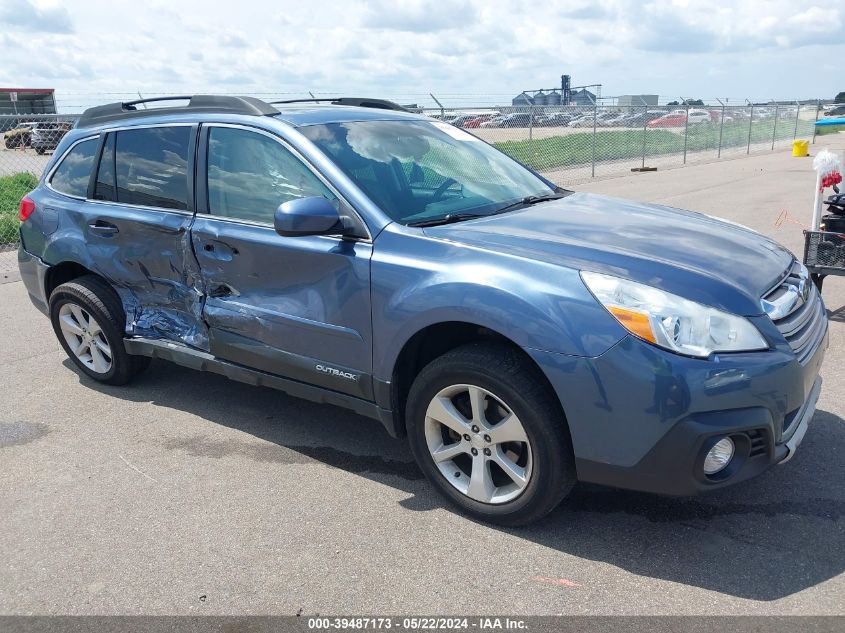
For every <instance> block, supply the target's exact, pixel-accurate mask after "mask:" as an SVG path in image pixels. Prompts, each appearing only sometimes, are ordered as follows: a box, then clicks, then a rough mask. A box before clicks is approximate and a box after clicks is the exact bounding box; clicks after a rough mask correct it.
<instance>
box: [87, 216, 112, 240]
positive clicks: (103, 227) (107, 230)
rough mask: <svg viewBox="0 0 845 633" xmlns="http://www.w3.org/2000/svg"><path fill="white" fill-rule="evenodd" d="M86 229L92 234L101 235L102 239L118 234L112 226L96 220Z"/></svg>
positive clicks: (109, 223)
mask: <svg viewBox="0 0 845 633" xmlns="http://www.w3.org/2000/svg"><path fill="white" fill-rule="evenodd" d="M88 228H89V229H91V231H92V232H93V233H96V234H97V235H102V236H103V237H109V236H111V235H114V234H115V233H119V231H118V228H117V227H116V226H115V225H114V224H112V223H111V222H106V221H105V220H97V221H96V222H94V223H93V224H89V225H88Z"/></svg>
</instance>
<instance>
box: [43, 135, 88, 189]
mask: <svg viewBox="0 0 845 633" xmlns="http://www.w3.org/2000/svg"><path fill="white" fill-rule="evenodd" d="M97 143H98V139H96V138H92V139H88V140H87V141H82V142H81V143H78V144H77V145H75V146H74V147H73V149H71V150H70V151H69V152H68V153H67V154H65V157H64V158H63V159H62V162H61V163H60V164H59V166H58V167H57V168H56V171H54V172H53V177H52V178H51V179H50V186H51V187H52V188H53V189H55V190H56V191H58V192H59V193H64V194H67V195H69V196H77V197H79V198H84V197H85V196H86V194H87V193H88V182H89V180H90V179H91V169H92V167H93V166H94V155H95V154H96V153H97Z"/></svg>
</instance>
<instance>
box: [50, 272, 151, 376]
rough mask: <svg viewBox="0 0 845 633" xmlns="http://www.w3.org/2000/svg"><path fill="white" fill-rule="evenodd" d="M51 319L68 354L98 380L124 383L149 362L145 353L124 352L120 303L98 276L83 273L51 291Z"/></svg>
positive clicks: (82, 369) (123, 315) (87, 374)
mask: <svg viewBox="0 0 845 633" xmlns="http://www.w3.org/2000/svg"><path fill="white" fill-rule="evenodd" d="M50 321H51V322H52V324H53V331H54V332H55V333H56V337H57V338H58V339H59V343H61V345H62V347H63V348H64V350H65V352H67V355H68V357H70V359H71V360H72V361H73V362H74V363H75V364H76V366H77V367H78V368H79V369H80V370H81V371H82V373H84V374H85V375H86V376H88V377H89V378H93V379H94V380H96V381H98V382H102V383H106V384H109V385H123V384H126V383H127V382H129V381H130V380H132V378H134V377H135V375H137V374H138V373H139V372H141V371H143V370H144V369H146V367H147V366H148V365H149V364H150V359H149V358H148V357H146V356H132V355H130V354H127V353H126V349H125V348H124V346H123V328H124V324H125V323H126V315H125V313H124V311H123V306H122V304H121V302H120V298H119V297H118V296H117V293H115V291H114V290H113V289H112V287H111V286H109V285H108V284H107V283H106V282H105V281H104V280H103V279H101V278H100V277H96V276H94V275H86V276H84V277H79V278H77V279H74V280H73V281H69V282H67V283H64V284H62V285H60V286H58V287H57V288H56V289H55V290H54V291H53V293H52V294H51V295H50Z"/></svg>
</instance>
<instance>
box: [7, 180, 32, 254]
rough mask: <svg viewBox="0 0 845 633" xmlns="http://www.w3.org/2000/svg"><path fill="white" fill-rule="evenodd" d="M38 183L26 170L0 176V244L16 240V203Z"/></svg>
mask: <svg viewBox="0 0 845 633" xmlns="http://www.w3.org/2000/svg"><path fill="white" fill-rule="evenodd" d="M36 185H38V178H36V177H35V176H33V175H32V174H30V173H28V172H21V173H19V174H12V175H11V176H3V177H2V178H0V245H3V244H11V243H14V242H17V241H18V203H19V202H20V201H21V198H23V196H24V194H26V193H29V192H30V191H32V190H33V189H35V187H36Z"/></svg>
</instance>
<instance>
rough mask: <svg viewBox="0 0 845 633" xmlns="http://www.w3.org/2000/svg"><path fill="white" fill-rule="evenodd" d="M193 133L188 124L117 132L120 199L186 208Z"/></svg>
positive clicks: (117, 167) (168, 207)
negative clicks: (190, 145) (189, 146)
mask: <svg viewBox="0 0 845 633" xmlns="http://www.w3.org/2000/svg"><path fill="white" fill-rule="evenodd" d="M190 134H191V129H190V128H189V127H186V126H170V127H154V128H141V129H138V130H122V131H120V132H117V133H116V136H117V138H116V139H115V176H116V183H117V202H124V203H127V204H138V205H144V206H148V207H162V208H165V209H183V210H184V209H187V208H188V145H189V143H190Z"/></svg>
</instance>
